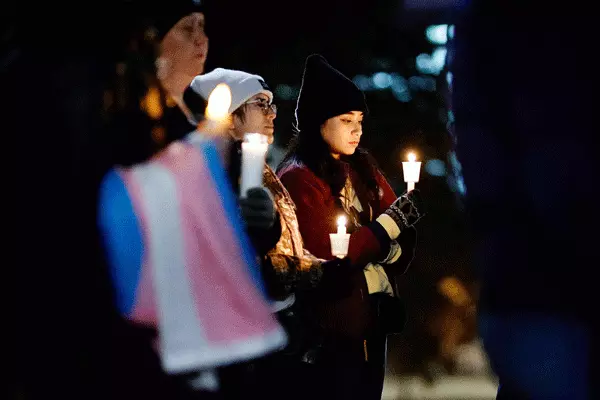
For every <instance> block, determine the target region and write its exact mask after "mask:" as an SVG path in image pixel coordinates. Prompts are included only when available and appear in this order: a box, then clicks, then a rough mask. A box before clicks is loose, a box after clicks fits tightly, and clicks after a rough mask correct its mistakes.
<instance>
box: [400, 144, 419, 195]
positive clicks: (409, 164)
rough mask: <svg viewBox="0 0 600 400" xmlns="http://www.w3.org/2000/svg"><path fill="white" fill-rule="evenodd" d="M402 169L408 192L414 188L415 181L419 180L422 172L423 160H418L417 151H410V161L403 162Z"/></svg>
mask: <svg viewBox="0 0 600 400" xmlns="http://www.w3.org/2000/svg"><path fill="white" fill-rule="evenodd" d="M402 171H403V172H404V182H406V184H407V192H410V191H411V190H414V188H415V183H416V182H419V175H420V173H421V162H420V161H417V156H416V155H415V153H412V152H411V153H408V161H403V162H402Z"/></svg>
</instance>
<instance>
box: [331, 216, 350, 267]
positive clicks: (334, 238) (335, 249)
mask: <svg viewBox="0 0 600 400" xmlns="http://www.w3.org/2000/svg"><path fill="white" fill-rule="evenodd" d="M329 239H330V241H331V254H332V255H333V256H335V257H338V258H344V257H346V256H347V255H348V246H349V244H350V234H349V233H346V217H345V216H343V215H342V216H340V217H339V218H338V219H337V233H330V234H329Z"/></svg>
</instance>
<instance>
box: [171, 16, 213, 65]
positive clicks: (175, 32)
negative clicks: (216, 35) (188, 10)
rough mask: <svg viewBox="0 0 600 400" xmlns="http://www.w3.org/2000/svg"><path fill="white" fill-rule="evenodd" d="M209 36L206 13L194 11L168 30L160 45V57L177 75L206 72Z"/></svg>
mask: <svg viewBox="0 0 600 400" xmlns="http://www.w3.org/2000/svg"><path fill="white" fill-rule="evenodd" d="M207 54H208V37H207V36H206V33H205V32H204V14H202V13H192V14H190V15H188V16H185V17H183V18H182V19H180V20H179V21H178V22H177V23H176V24H175V25H174V26H173V28H171V30H169V32H167V34H166V35H165V37H164V38H163V40H162V42H161V46H160V57H161V58H163V59H165V60H166V61H167V62H168V64H169V66H168V68H169V73H171V74H175V75H177V76H180V75H185V76H196V75H200V74H202V73H203V72H204V63H205V62H206V56H207Z"/></svg>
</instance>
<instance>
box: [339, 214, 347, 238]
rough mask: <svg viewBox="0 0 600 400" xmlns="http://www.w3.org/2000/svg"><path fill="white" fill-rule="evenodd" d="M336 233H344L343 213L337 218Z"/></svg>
mask: <svg viewBox="0 0 600 400" xmlns="http://www.w3.org/2000/svg"><path fill="white" fill-rule="evenodd" d="M337 227H338V230H337V234H338V235H345V234H346V217H344V216H343V215H342V216H341V217H339V218H338V220H337Z"/></svg>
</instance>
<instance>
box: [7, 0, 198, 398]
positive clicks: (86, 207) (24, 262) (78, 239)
mask: <svg viewBox="0 0 600 400" xmlns="http://www.w3.org/2000/svg"><path fill="white" fill-rule="evenodd" d="M15 3H16V2H15ZM196 3H197V2H196ZM190 5H191V6H195V4H193V2H188V1H180V2H171V3H169V4H164V5H162V6H161V7H159V8H154V7H152V6H153V4H144V5H140V4H139V3H136V2H131V1H117V0H115V1H107V2H104V3H103V4H102V5H100V6H98V7H97V8H95V9H94V17H95V18H93V19H89V18H81V17H78V16H80V15H88V10H84V8H85V7H84V5H81V6H78V5H77V4H73V5H71V7H70V8H69V11H70V12H69V13H68V14H67V13H66V11H65V10H60V9H59V8H57V7H56V5H55V4H54V3H44V4H41V5H39V7H29V5H28V3H22V2H21V3H16V4H13V3H12V2H8V3H3V4H2V7H3V11H4V7H6V10H8V11H7V12H6V13H4V12H3V13H2V18H3V19H4V18H5V17H6V22H7V24H4V23H3V24H2V47H1V49H0V50H1V61H2V63H1V67H0V79H1V83H2V87H3V95H4V96H6V98H10V99H11V101H10V102H8V103H6V107H4V109H3V118H2V119H3V121H4V122H5V124H6V125H5V129H6V131H7V132H12V133H11V136H10V139H11V140H14V141H15V143H14V148H19V149H27V148H28V149H29V150H28V162H26V163H23V164H22V168H19V169H18V171H17V173H18V174H17V178H18V179H17V180H16V188H15V193H19V196H18V199H17V202H16V203H17V204H16V208H15V212H16V213H17V214H18V215H20V218H19V220H18V221H17V222H18V223H17V224H16V226H15V229H14V236H15V239H16V244H17V246H16V248H15V249H16V250H17V251H16V256H17V257H15V259H17V260H19V261H18V262H19V268H18V271H19V272H23V275H24V276H23V282H24V285H23V290H20V291H19V298H18V300H19V302H18V306H19V308H18V311H17V317H18V322H17V324H18V326H19V331H18V335H17V336H18V341H17V347H16V348H17V349H18V355H19V357H18V359H17V367H16V372H17V380H16V386H17V391H18V393H19V394H20V395H21V396H24V397H25V398H38V397H44V398H45V397H47V396H48V395H49V394H52V393H60V396H61V397H62V398H81V397H86V398H134V397H140V398H190V397H197V396H198V392H196V391H194V390H192V389H191V388H190V387H189V386H188V385H187V384H186V382H185V381H186V380H185V379H183V380H181V379H178V378H174V377H172V376H168V375H166V374H165V373H164V372H163V370H162V368H161V364H160V362H159V359H158V358H157V357H156V354H155V352H154V350H153V348H152V347H151V342H150V341H148V340H147V335H146V334H145V333H144V332H142V331H140V330H139V329H137V328H134V327H132V326H131V325H130V324H128V323H126V322H125V321H124V319H123V318H121V317H120V316H119V312H118V310H117V309H116V305H115V304H114V290H113V287H112V285H111V280H110V278H109V276H108V270H107V268H106V264H105V262H104V252H103V249H102V248H101V246H100V243H101V241H100V237H99V232H98V229H97V220H98V216H97V196H98V189H99V183H100V179H101V178H102V176H104V174H105V172H106V170H107V169H108V167H109V166H110V165H112V163H113V162H114V159H115V157H114V154H113V151H114V148H113V146H107V145H106V139H107V138H108V137H110V136H116V135H119V134H126V135H128V136H126V137H130V136H135V135H138V136H136V137H137V138H138V139H140V138H141V139H142V140H144V141H145V140H146V138H147V137H149V136H151V129H150V128H151V127H152V125H153V123H154V122H153V120H152V118H151V117H150V116H149V115H145V114H146V113H145V112H144V110H142V111H141V112H140V108H141V107H140V101H139V100H140V98H139V97H137V95H138V94H139V93H145V92H146V91H148V89H149V88H150V87H151V86H152V85H151V84H150V83H148V82H146V81H144V80H143V79H140V78H141V77H142V69H143V68H138V67H139V66H138V65H136V64H135V63H132V64H130V65H129V67H130V68H129V69H128V71H129V72H131V74H130V76H129V78H131V80H126V82H124V83H123V82H122V83H123V84H124V85H125V86H126V87H127V86H128V85H131V84H132V83H133V82H132V81H133V80H134V79H135V78H138V82H137V83H138V84H137V87H136V90H134V91H133V92H132V96H130V97H128V98H126V99H125V101H124V103H122V104H121V105H122V106H123V107H122V108H121V109H120V111H118V110H115V109H114V108H112V107H110V105H109V104H107V103H110V101H107V99H109V98H110V96H109V94H110V91H111V89H113V88H114V87H115V86H118V81H119V80H120V79H121V77H118V76H115V75H116V71H119V68H115V67H116V64H117V63H118V62H122V61H123V57H124V55H125V54H126V53H127V48H128V46H129V45H130V44H131V39H132V37H136V36H139V35H140V34H143V32H144V31H145V30H146V28H147V27H148V26H150V25H151V24H155V25H156V26H157V27H158V30H159V36H160V37H163V36H164V34H166V33H167V31H168V30H170V28H171V27H172V26H173V24H175V23H177V22H178V21H179V19H181V18H182V17H184V16H186V15H188V14H189V13H190V12H192V11H191V7H190ZM13 6H14V7H13ZM174 14H175V15H174ZM165 20H170V21H172V22H164V21H165ZM106 21H111V23H110V24H109V26H107V24H106ZM160 27H164V29H161V28H160ZM40 38H43V40H40ZM200 58H201V57H200ZM154 59H155V58H153V59H152V62H151V63H152V64H153V62H154ZM136 68H138V69H137V71H138V72H135V71H136ZM40 71H43V79H42V80H40V79H35V78H36V77H39V76H40ZM201 72H202V70H201V69H195V70H194V71H193V72H192V73H191V74H192V76H194V75H196V74H198V73H201ZM117 74H118V72H117ZM139 81H141V82H139ZM41 82H43V84H42V85H41V84H40V83H41ZM42 86H43V89H42ZM50 94H51V96H50ZM32 117H33V118H35V119H36V120H38V121H47V124H46V125H45V127H44V128H43V129H40V127H39V126H35V125H33V124H31V123H30V121H31V120H32ZM109 142H110V140H109ZM131 142H132V143H131V144H132V146H131V147H130V149H135V148H136V147H137V146H140V147H141V146H143V145H144V143H145V142H140V141H137V139H133V140H131ZM111 144H112V143H111ZM117 153H120V154H119V155H120V156H123V159H130V158H136V157H141V158H143V157H146V156H148V155H149V154H151V153H150V152H148V153H146V154H144V155H143V156H140V155H136V156H135V157H132V155H131V154H127V151H123V149H121V150H120V151H119V152H117ZM40 196H42V197H44V200H43V201H40ZM36 232H37V233H36ZM40 234H41V235H40ZM38 236H39V239H37V238H36V237H38ZM11 247H12V246H11ZM57 267H58V268H57ZM200 396H201V397H204V396H205V393H201V394H200Z"/></svg>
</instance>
